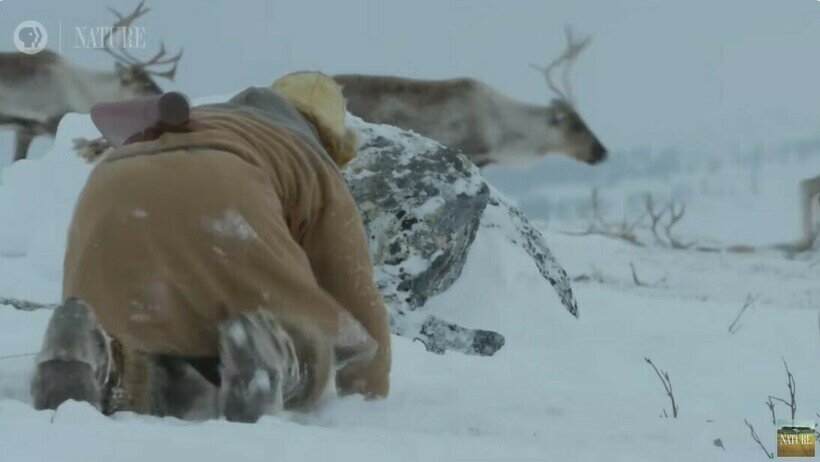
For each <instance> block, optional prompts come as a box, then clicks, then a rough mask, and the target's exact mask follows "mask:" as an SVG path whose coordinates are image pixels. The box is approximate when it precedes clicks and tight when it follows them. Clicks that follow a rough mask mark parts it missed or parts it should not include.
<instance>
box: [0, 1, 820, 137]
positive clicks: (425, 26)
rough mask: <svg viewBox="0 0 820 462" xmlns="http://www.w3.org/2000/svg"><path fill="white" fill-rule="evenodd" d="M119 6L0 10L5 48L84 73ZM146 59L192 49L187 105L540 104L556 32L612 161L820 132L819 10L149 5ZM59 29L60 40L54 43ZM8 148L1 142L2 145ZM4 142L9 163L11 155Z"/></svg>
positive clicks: (705, 4)
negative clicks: (312, 100)
mask: <svg viewBox="0 0 820 462" xmlns="http://www.w3.org/2000/svg"><path fill="white" fill-rule="evenodd" d="M108 4H110V5H111V6H114V7H115V8H117V9H119V10H120V11H123V12H124V11H127V10H129V9H130V8H133V7H134V5H135V4H136V2H134V1H126V0H110V1H103V0H99V1H98V0H73V1H56V0H2V2H0V30H2V32H3V35H2V40H0V49H2V50H4V51H11V50H14V45H13V42H12V35H13V34H12V32H13V30H14V28H15V26H16V25H17V24H18V23H19V22H20V21H22V20H25V19H34V20H38V21H40V22H42V23H43V24H44V25H45V27H46V28H47V29H48V32H49V45H48V46H49V48H51V49H54V50H57V49H58V46H59V45H60V38H62V52H63V54H65V55H67V56H68V57H70V58H71V59H73V60H76V61H78V62H81V63H83V64H85V65H88V66H90V67H94V68H99V69H107V68H112V67H113V65H112V62H111V59H110V58H109V57H108V56H107V55H105V54H103V53H102V52H99V51H95V50H87V49H77V48H74V42H75V37H74V28H75V27H77V26H98V25H106V24H110V23H111V22H112V16H111V14H110V13H109V12H108V11H106V9H105V6H106V5H108ZM148 6H149V7H151V8H152V11H151V12H150V13H149V14H148V16H146V17H144V18H143V19H142V21H141V22H140V23H138V25H144V26H146V28H147V29H146V33H147V42H148V49H146V50H143V52H144V54H146V55H147V54H149V53H150V51H152V50H154V49H155V47H157V46H158V44H159V41H160V40H161V39H163V40H165V42H166V44H167V45H168V47H169V48H171V49H176V48H177V47H180V46H182V47H184V48H185V56H184V58H183V61H182V64H181V66H180V69H179V74H178V78H177V81H176V82H175V83H173V84H168V83H166V82H161V84H162V85H164V87H165V88H168V89H179V90H182V91H184V92H186V93H188V94H190V95H192V96H201V95H208V94H221V93H229V92H232V91H234V90H237V89H239V88H241V87H243V86H247V85H252V84H255V85H261V84H268V83H270V82H271V81H273V80H274V78H275V77H277V76H279V75H281V74H283V73H285V72H288V71H293V70H298V69H319V70H323V71H325V72H328V73H337V72H360V73H378V74H395V75H405V76H413V77H426V78H445V77H454V76H472V77H476V78H479V79H482V80H484V81H486V82H488V83H489V84H491V85H493V86H494V87H496V88H498V89H499V90H502V91H504V92H506V93H508V94H510V95H512V96H514V97H516V98H519V99H521V100H526V101H529V102H534V103H541V102H543V103H546V102H547V101H548V98H549V95H548V93H547V91H546V89H545V86H544V83H543V79H542V78H541V77H540V76H539V75H538V74H537V73H536V72H534V71H533V70H531V69H530V68H529V67H528V64H529V63H533V62H534V63H543V62H545V61H546V60H548V59H549V58H551V57H553V56H554V55H556V54H557V53H558V52H560V50H561V48H562V46H563V33H562V27H563V25H564V24H572V25H574V26H575V28H576V29H578V30H579V31H582V32H587V33H590V34H592V35H593V36H594V41H593V44H592V47H591V48H590V49H589V50H588V52H587V53H586V54H584V55H583V56H582V57H581V59H580V60H579V63H578V66H577V68H576V74H575V77H576V78H575V93H576V95H577V96H578V99H579V102H580V110H581V113H582V115H584V116H585V118H586V119H587V121H588V122H589V124H590V125H591V126H592V128H593V129H594V130H595V131H596V132H598V134H599V137H600V138H601V139H603V140H604V141H605V143H606V144H607V145H608V146H609V147H610V148H611V149H614V150H617V149H619V148H621V149H623V148H628V147H632V146H635V145H650V146H663V145H669V144H681V143H688V142H693V141H698V142H708V143H716V144H725V143H728V144H732V143H737V142H742V141H748V140H749V139H754V140H756V141H766V140H767V139H768V138H779V137H781V136H783V135H784V134H787V133H790V132H792V133H795V134H804V135H806V134H812V133H814V134H817V133H820V92H819V91H818V89H817V85H818V77H819V76H820V2H818V1H817V0H720V1H718V0H686V1H683V0H681V1H672V0H596V1H589V0H567V1H553V0H533V1H522V0H498V1H475V0H404V1H393V0H353V1H332V0H328V1H322V2H316V1H306V0H279V1H263V0H219V1H217V0H186V1H178V0H174V1H171V0H163V1H159V0H153V1H152V0H148ZM60 26H62V34H60V32H59V31H60ZM5 139H6V138H5V137H4V138H2V139H0V142H2V141H3V140H5ZM3 146H5V143H4V144H2V145H0V149H5V148H4V147H3Z"/></svg>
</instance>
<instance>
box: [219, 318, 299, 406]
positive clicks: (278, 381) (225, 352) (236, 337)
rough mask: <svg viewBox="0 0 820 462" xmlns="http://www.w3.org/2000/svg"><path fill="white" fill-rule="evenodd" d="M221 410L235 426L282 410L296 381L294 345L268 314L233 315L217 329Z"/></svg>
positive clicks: (296, 360)
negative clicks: (236, 423)
mask: <svg viewBox="0 0 820 462" xmlns="http://www.w3.org/2000/svg"><path fill="white" fill-rule="evenodd" d="M219 359H220V362H221V366H220V379H221V410H222V413H223V415H224V416H225V418H227V419H228V420H230V421H235V422H256V421H257V420H259V417H261V416H262V415H263V414H270V413H275V412H277V411H280V410H282V409H283V407H284V400H285V398H284V397H285V396H286V395H287V394H290V393H292V392H293V391H294V390H295V389H296V388H298V386H299V383H300V371H299V361H298V359H297V357H296V349H295V347H294V345H293V341H292V339H291V338H290V336H289V335H288V334H287V332H286V331H285V330H284V329H283V328H282V325H281V324H280V323H279V322H278V321H277V320H276V317H275V316H274V315H273V314H272V313H270V312H268V311H262V310H260V311H255V312H252V313H245V314H241V315H237V316H234V317H232V318H230V319H228V320H227V321H225V322H224V323H222V324H221V325H220V326H219Z"/></svg>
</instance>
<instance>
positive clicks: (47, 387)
mask: <svg viewBox="0 0 820 462" xmlns="http://www.w3.org/2000/svg"><path fill="white" fill-rule="evenodd" d="M31 396H32V398H33V400H34V408H35V409H37V410H43V409H57V407H59V406H60V405H61V404H62V403H64V402H65V401H68V400H70V399H73V400H75V401H85V402H88V403H91V404H92V405H93V406H94V407H96V408H98V409H99V407H100V400H101V391H100V386H99V384H98V383H97V379H96V376H95V374H94V371H93V370H92V368H91V366H89V365H88V364H86V363H84V362H80V361H62V360H57V359H55V360H51V361H46V362H43V363H40V364H38V365H37V371H36V372H35V374H34V380H33V381H32V383H31Z"/></svg>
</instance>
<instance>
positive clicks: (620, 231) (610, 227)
mask: <svg viewBox="0 0 820 462" xmlns="http://www.w3.org/2000/svg"><path fill="white" fill-rule="evenodd" d="M590 207H591V209H592V221H591V222H590V224H589V227H588V228H587V229H586V231H581V232H575V233H572V232H570V233H566V234H571V235H576V236H588V235H599V236H605V237H611V238H614V239H621V240H624V241H626V242H629V243H630V244H632V245H636V246H638V247H643V243H641V242H640V240H638V237H637V236H636V235H635V230H636V229H637V228H638V226H639V225H640V224H641V223H642V222H643V218H644V216H643V215H641V216H639V217H638V219H636V220H634V221H633V222H629V221H628V219H627V218H626V217H624V220H623V221H622V222H621V223H618V224H611V223H607V221H606V220H605V219H604V216H603V214H602V213H601V206H600V201H599V199H598V189H597V188H593V189H592V193H591V197H590Z"/></svg>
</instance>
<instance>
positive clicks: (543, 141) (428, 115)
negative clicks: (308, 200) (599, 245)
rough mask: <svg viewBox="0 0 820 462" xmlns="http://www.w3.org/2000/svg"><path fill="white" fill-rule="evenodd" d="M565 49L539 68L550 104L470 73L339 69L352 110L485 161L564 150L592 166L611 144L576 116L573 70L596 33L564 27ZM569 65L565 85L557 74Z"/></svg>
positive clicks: (519, 158) (523, 159)
mask: <svg viewBox="0 0 820 462" xmlns="http://www.w3.org/2000/svg"><path fill="white" fill-rule="evenodd" d="M566 38H567V48H566V50H565V51H564V52H563V53H562V54H561V55H559V56H558V57H557V58H555V59H554V60H553V61H552V62H550V63H549V64H548V65H547V66H546V67H543V68H542V67H538V66H535V65H533V67H534V68H535V69H536V70H538V71H539V72H541V73H542V74H543V76H544V79H545V80H546V83H547V87H548V88H549V89H550V90H552V92H553V93H554V94H555V95H556V98H555V99H553V101H552V104H550V105H549V106H539V105H534V104H527V103H522V102H519V101H516V100H514V99H512V98H510V97H508V96H506V95H503V94H502V93H500V92H498V91H496V90H494V89H493V88H491V87H490V86H488V85H486V84H484V83H482V82H479V81H477V80H474V79H470V78H457V79H451V80H414V79H406V78H401V77H387V76H369V75H336V76H335V77H334V78H335V79H336V81H337V82H338V83H339V84H341V85H342V87H343V93H344V95H345V98H346V99H347V102H348V110H349V111H350V112H351V113H353V114H355V115H357V116H359V117H361V118H363V119H364V120H367V121H369V122H375V123H384V124H390V125H395V126H398V127H401V128H404V129H409V130H413V131H415V132H417V133H419V134H421V135H424V136H426V137H428V138H432V139H434V140H437V141H439V142H441V143H443V144H446V145H449V146H453V147H456V148H458V149H460V150H462V151H463V152H464V153H465V154H466V155H467V156H468V157H470V159H471V160H472V161H473V162H474V163H475V164H476V165H479V166H484V165H487V164H489V163H499V164H515V163H519V164H520V163H527V162H532V161H535V160H539V159H541V158H542V157H543V156H544V155H546V154H549V153H552V152H561V153H564V154H567V155H569V156H570V157H572V158H574V159H578V160H581V161H583V162H586V163H589V164H597V163H599V162H601V161H603V160H604V159H606V155H607V150H606V148H605V147H604V146H603V144H601V142H600V141H598V138H597V137H596V136H595V134H594V133H592V131H591V130H590V129H589V128H588V127H587V125H586V123H585V122H584V120H583V119H582V118H581V116H580V115H579V114H578V111H577V110H576V105H575V99H574V97H573V93H572V86H571V84H570V79H569V77H570V70H571V68H572V64H573V62H574V61H575V60H576V58H577V57H578V55H579V54H580V53H581V52H582V51H583V50H584V49H585V48H586V47H587V46H588V45H589V43H590V37H589V36H586V37H581V38H579V37H576V36H575V34H573V32H572V30H571V29H570V28H567V29H566ZM562 67H563V72H562V75H561V85H559V84H558V83H557V82H556V81H555V75H554V74H555V73H556V72H557V71H558V70H559V69H560V68H562Z"/></svg>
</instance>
